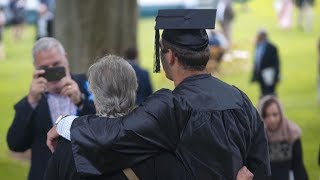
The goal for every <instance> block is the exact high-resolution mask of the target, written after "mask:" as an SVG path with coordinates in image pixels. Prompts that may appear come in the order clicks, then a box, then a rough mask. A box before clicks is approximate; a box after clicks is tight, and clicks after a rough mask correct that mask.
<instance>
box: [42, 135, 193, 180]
mask: <svg viewBox="0 0 320 180" xmlns="http://www.w3.org/2000/svg"><path fill="white" fill-rule="evenodd" d="M131 169H132V171H133V172H134V173H135V175H136V176H137V177H138V178H139V179H140V180H152V179H159V180H161V179H163V180H165V179H175V180H180V179H181V180H183V179H188V173H187V172H186V171H185V169H184V167H183V165H182V164H181V162H180V161H179V160H178V159H177V158H175V157H174V156H173V155H172V154H170V153H161V154H159V155H157V156H154V157H152V158H149V159H146V160H144V161H142V162H140V163H139V164H135V165H134V166H132V167H131ZM57 179H58V180H127V179H128V178H127V177H126V175H125V174H124V173H123V171H122V170H117V171H114V172H111V173H108V174H102V175H90V176H88V175H82V174H81V173H78V172H77V170H76V167H75V163H74V159H73V155H72V149H71V143H70V141H68V140H66V139H64V138H60V139H59V141H58V144H57V148H56V150H55V152H54V153H53V155H52V156H51V158H50V160H49V163H48V166H47V169H46V172H45V176H44V180H57Z"/></svg>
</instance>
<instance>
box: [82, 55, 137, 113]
mask: <svg viewBox="0 0 320 180" xmlns="http://www.w3.org/2000/svg"><path fill="white" fill-rule="evenodd" d="M88 80H89V90H90V91H91V93H92V95H93V97H94V102H95V105H96V109H97V114H98V115H100V116H108V117H120V116H123V115H125V114H127V113H128V112H130V111H131V110H132V109H133V108H134V105H135V98H136V91H137V88H138V83H137V77H136V73H135V71H134V69H133V68H132V66H131V65H130V64H129V63H128V62H127V61H126V60H124V59H123V58H121V57H118V56H114V55H107V56H104V57H102V58H100V59H99V60H98V61H97V62H96V63H94V64H93V65H91V67H90V68H89V70H88Z"/></svg>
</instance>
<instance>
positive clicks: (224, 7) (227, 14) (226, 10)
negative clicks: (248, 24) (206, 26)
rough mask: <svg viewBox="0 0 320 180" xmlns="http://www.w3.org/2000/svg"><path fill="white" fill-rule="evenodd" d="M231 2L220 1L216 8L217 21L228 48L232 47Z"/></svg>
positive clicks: (230, 0) (232, 16)
mask: <svg viewBox="0 0 320 180" xmlns="http://www.w3.org/2000/svg"><path fill="white" fill-rule="evenodd" d="M234 14H235V13H234V10H233V7H232V0H220V1H219V2H218V6H217V21H218V22H219V23H220V25H221V28H222V32H223V34H224V36H225V37H226V39H227V40H228V44H229V47H228V49H229V48H231V45H232V21H233V19H234Z"/></svg>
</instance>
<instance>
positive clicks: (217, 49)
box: [207, 30, 229, 73]
mask: <svg viewBox="0 0 320 180" xmlns="http://www.w3.org/2000/svg"><path fill="white" fill-rule="evenodd" d="M207 31H208V32H207V33H208V37H209V49H210V59H209V61H208V63H207V70H208V72H210V73H216V72H217V71H218V68H219V65H220V63H221V61H222V57H223V55H224V53H225V52H226V51H227V50H228V48H229V44H228V43H229V42H228V40H227V39H226V38H225V36H224V35H223V34H222V33H221V32H219V31H216V30H207Z"/></svg>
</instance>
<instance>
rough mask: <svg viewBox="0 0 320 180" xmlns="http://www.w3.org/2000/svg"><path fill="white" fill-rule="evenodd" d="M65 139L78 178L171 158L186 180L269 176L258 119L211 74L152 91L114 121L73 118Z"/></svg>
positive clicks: (230, 88)
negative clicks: (250, 174) (245, 171)
mask: <svg viewBox="0 0 320 180" xmlns="http://www.w3.org/2000/svg"><path fill="white" fill-rule="evenodd" d="M71 139H72V150H73V154H74V159H75V163H76V168H77V170H78V171H79V172H81V173H88V174H101V173H108V172H112V171H115V170H118V169H123V168H126V167H131V166H132V165H133V164H136V163H139V162H141V161H143V160H145V159H148V158H150V157H153V156H155V155H157V154H159V153H162V152H171V153H173V154H174V155H175V156H176V157H177V158H178V159H179V160H180V161H181V162H182V163H183V165H184V167H185V168H186V170H187V172H188V173H190V174H191V176H190V178H192V179H217V180H219V179H235V177H236V175H237V172H238V170H239V169H240V168H241V167H242V166H244V165H246V166H247V167H248V169H249V170H250V171H251V172H253V173H254V174H255V178H256V179H259V180H262V179H266V178H267V177H268V176H270V162H269V154H268V143H267V139H266V135H265V131H264V126H263V122H262V121H261V118H260V116H259V114H258V112H257V111H256V109H255V108H254V106H253V105H252V103H251V102H250V100H249V99H248V97H247V96H246V95H245V94H244V93H243V92H241V91H240V90H238V89H237V88H235V87H233V86H230V85H228V84H226V83H224V82H222V81H220V80H218V79H216V78H214V77H212V76H211V75H210V74H202V75H195V76H191V77H188V78H186V79H185V80H184V81H182V82H181V83H180V84H179V85H178V86H177V87H176V88H175V89H174V91H170V90H166V89H162V90H159V91H157V92H156V93H154V94H153V95H152V96H150V97H149V98H148V99H147V100H146V101H145V102H144V103H142V104H141V105H140V106H139V107H138V108H136V109H135V110H134V111H132V112H131V113H130V114H128V115H127V116H124V117H121V118H119V119H108V118H105V117H97V116H94V115H91V116H82V117H79V118H77V119H75V121H74V122H73V124H72V127H71Z"/></svg>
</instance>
